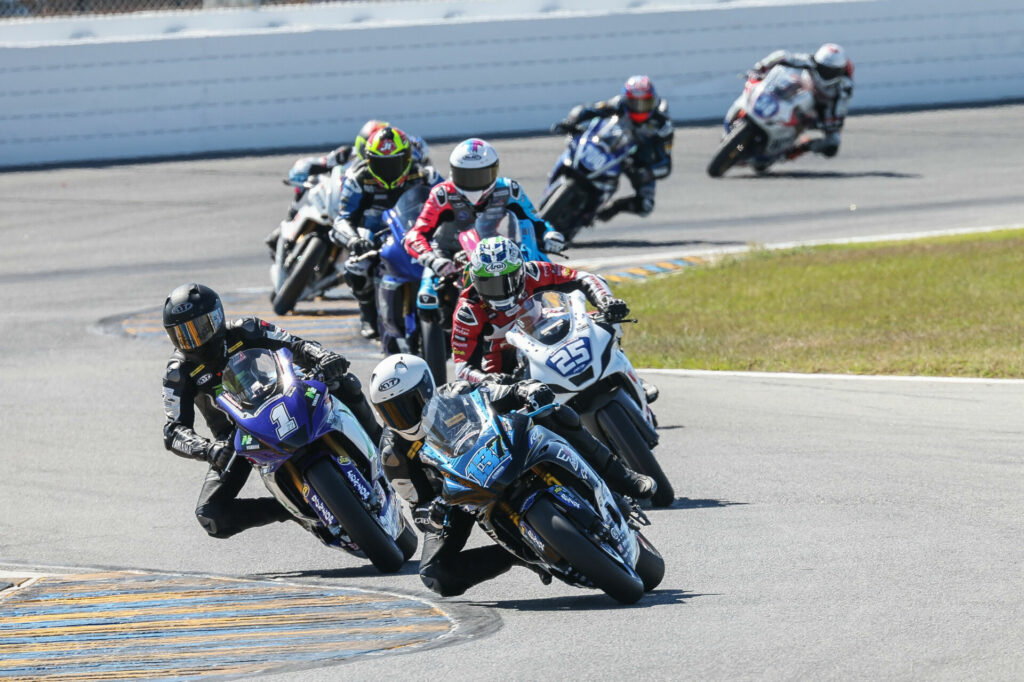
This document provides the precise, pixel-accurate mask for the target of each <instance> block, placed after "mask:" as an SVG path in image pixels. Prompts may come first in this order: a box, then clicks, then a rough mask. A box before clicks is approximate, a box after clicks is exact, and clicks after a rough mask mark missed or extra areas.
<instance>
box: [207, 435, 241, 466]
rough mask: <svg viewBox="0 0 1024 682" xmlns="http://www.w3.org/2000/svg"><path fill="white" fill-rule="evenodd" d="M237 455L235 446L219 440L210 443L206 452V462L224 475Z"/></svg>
mask: <svg viewBox="0 0 1024 682" xmlns="http://www.w3.org/2000/svg"><path fill="white" fill-rule="evenodd" d="M234 454H235V448H234V446H233V445H232V444H231V443H229V442H228V441H226V440H218V441H216V442H213V443H210V447H209V448H208V449H207V451H206V461H207V462H209V463H210V466H211V467H213V468H214V470H216V471H218V472H221V473H223V472H224V470H225V469H226V468H227V466H228V464H229V463H230V462H231V457H232V456H233V455H234Z"/></svg>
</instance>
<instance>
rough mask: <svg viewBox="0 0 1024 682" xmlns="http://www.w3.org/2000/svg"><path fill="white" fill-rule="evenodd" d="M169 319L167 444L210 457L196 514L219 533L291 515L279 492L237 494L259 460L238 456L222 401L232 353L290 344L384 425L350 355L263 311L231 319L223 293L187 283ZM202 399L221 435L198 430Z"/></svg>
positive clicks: (374, 433) (352, 405) (367, 423)
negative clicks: (226, 318) (287, 327)
mask: <svg viewBox="0 0 1024 682" xmlns="http://www.w3.org/2000/svg"><path fill="white" fill-rule="evenodd" d="M163 319H164V329H165V330H166V331H167V335H168V336H170V338H171V343H173V344H174V353H173V354H172V355H171V359H170V360H169V361H168V363H167V369H166V371H165V372H164V382H163V396H164V412H165V413H166V415H167V423H166V424H165V425H164V446H165V447H166V448H167V449H168V450H170V451H171V452H173V453H174V454H176V455H179V456H180V457H185V458H187V459H198V460H201V461H205V462H207V463H208V464H209V465H210V469H209V471H208V472H207V474H206V480H205V482H204V483H203V488H202V490H201V491H200V493H199V501H198V502H197V503H196V518H197V519H198V520H199V523H200V525H202V527H203V528H204V529H206V532H207V533H209V534H210V535H211V536H212V537H215V538H226V537H230V536H232V535H234V534H236V533H239V532H241V531H243V530H245V529H247V528H253V527H255V526H262V525H265V524H268V523H271V522H274V521H285V520H287V519H289V518H291V515H290V514H289V513H288V512H287V511H286V510H285V508H284V507H283V506H281V504H280V503H279V502H278V501H277V500H275V499H274V498H272V497H264V498H258V499H241V500H240V499H236V498H237V496H238V493H239V492H240V491H241V490H242V486H243V485H244V484H245V481H246V479H247V478H248V477H249V471H250V470H251V467H250V465H249V462H248V461H247V460H246V459H245V458H243V457H234V458H232V456H233V454H234V447H233V443H232V441H231V438H232V435H233V433H234V427H233V425H232V423H231V422H230V420H229V419H228V417H227V415H226V414H224V412H223V411H221V409H220V408H219V407H218V406H217V403H216V401H215V399H216V396H217V392H218V387H219V386H220V385H221V373H222V372H223V370H224V368H225V366H226V365H227V361H228V356H230V355H231V354H232V353H235V352H238V351H242V350H246V349H249V348H266V349H268V350H272V351H276V350H279V349H281V348H287V349H288V350H290V351H291V352H292V356H293V359H294V361H295V363H296V364H297V365H299V366H301V367H303V368H305V369H307V370H317V371H320V372H322V373H323V375H324V380H325V383H326V384H327V385H328V387H329V389H330V391H331V394H332V395H333V396H335V397H336V398H338V399H339V400H341V402H343V403H344V404H345V405H347V406H348V407H349V409H351V410H352V412H353V413H354V414H355V415H356V418H357V419H358V420H359V422H360V423H361V424H362V425H363V428H365V429H366V431H367V433H369V434H370V435H371V437H373V438H374V439H375V440H376V439H377V438H379V436H380V432H381V430H380V426H379V425H378V424H377V422H376V421H375V420H374V418H373V413H372V412H371V411H370V406H369V405H368V404H367V402H366V398H365V397H364V396H363V393H362V386H361V385H360V383H359V380H358V379H356V377H355V376H353V375H352V374H349V373H348V366H349V362H348V360H347V359H345V358H344V357H343V356H341V355H339V354H337V353H332V352H331V351H329V350H326V349H324V348H323V347H321V346H320V344H318V343H315V342H313V341H306V340H304V339H300V338H299V337H297V336H293V335H291V334H289V333H288V332H286V331H284V330H283V329H278V328H277V327H275V326H274V325H273V324H270V323H269V322H265V321H264V320H261V319H259V318H256V317H245V318H241V319H238V320H235V321H234V322H230V323H226V324H225V321H224V307H223V305H222V304H221V300H220V296H218V295H217V293H216V292H214V291H213V290H212V289H210V288H209V287H206V286H203V285H202V284H195V283H192V284H183V285H181V286H179V287H177V288H176V289H174V291H172V292H171V293H170V295H169V296H168V297H167V300H166V301H165V302H164V314H163ZM197 407H198V408H199V411H200V413H201V414H202V415H203V417H204V419H205V420H206V424H207V426H208V427H209V429H210V431H211V432H212V434H213V440H211V439H209V438H204V437H203V436H200V435H199V434H198V433H196V431H195V414H196V412H195V408H197Z"/></svg>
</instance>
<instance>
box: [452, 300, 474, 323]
mask: <svg viewBox="0 0 1024 682" xmlns="http://www.w3.org/2000/svg"><path fill="white" fill-rule="evenodd" d="M455 319H456V320H458V321H459V322H464V323H465V324H468V325H469V326H471V327H475V326H476V325H477V324H478V322H477V319H476V313H474V312H473V308H472V307H471V306H468V305H460V306H459V307H458V309H457V310H456V311H455Z"/></svg>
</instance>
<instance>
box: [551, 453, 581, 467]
mask: <svg viewBox="0 0 1024 682" xmlns="http://www.w3.org/2000/svg"><path fill="white" fill-rule="evenodd" d="M555 458H556V459H559V460H561V461H563V462H565V463H566V464H568V465H569V466H571V467H572V470H573V471H578V470H579V468H580V463H579V457H577V456H576V453H574V452H571V451H570V450H568V449H566V448H565V447H559V448H558V453H557V454H556V455H555Z"/></svg>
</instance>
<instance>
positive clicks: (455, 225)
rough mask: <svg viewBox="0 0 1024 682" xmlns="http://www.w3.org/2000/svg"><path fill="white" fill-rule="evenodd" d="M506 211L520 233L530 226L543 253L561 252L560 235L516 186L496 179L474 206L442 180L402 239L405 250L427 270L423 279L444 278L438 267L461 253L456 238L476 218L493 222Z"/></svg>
mask: <svg viewBox="0 0 1024 682" xmlns="http://www.w3.org/2000/svg"><path fill="white" fill-rule="evenodd" d="M506 211H508V212H509V213H511V214H512V215H514V216H515V217H516V219H517V220H519V223H520V225H521V226H523V229H528V227H527V225H523V223H527V224H530V226H532V228H533V231H534V234H535V235H536V236H537V243H538V245H539V246H540V247H541V248H542V249H543V250H545V251H551V250H555V251H557V250H561V246H562V245H563V244H564V238H562V235H561V233H559V232H558V231H557V230H555V228H554V227H553V226H552V225H551V223H549V222H548V221H546V220H544V219H543V218H540V217H539V216H538V215H537V211H536V210H535V209H534V207H533V203H532V202H531V201H530V199H529V197H527V196H526V192H524V191H523V189H522V187H520V186H519V183H518V182H516V181H515V180H511V179H509V178H498V179H497V180H496V181H495V185H494V190H493V191H491V193H490V194H489V195H488V196H487V198H486V199H485V200H484V201H483V202H482V203H481V204H480V205H478V206H474V205H473V204H471V203H470V202H469V201H468V200H467V199H466V198H465V197H464V196H462V194H461V193H460V192H459V191H458V190H457V189H456V188H455V185H454V184H453V183H452V181H451V180H445V181H444V182H442V183H441V184H439V185H437V186H436V187H434V189H433V190H431V192H430V196H428V197H427V201H426V203H424V204H423V210H422V211H421V212H420V217H419V218H418V219H417V220H416V224H415V225H414V226H413V228H412V229H411V230H409V232H408V233H407V234H406V235H405V242H404V243H405V250H406V251H408V252H409V255H411V256H412V257H413V258H415V259H416V260H417V261H419V263H420V265H422V266H423V267H424V268H427V269H429V270H430V272H426V273H424V277H425V278H426V277H429V276H431V275H432V274H445V273H443V272H441V271H440V270H441V269H442V268H441V266H440V263H441V262H442V261H448V262H450V261H451V258H452V257H453V256H454V254H456V253H458V252H459V251H460V250H461V249H462V247H461V246H460V245H459V234H460V233H462V232H465V231H466V230H468V229H470V228H472V227H473V226H474V225H475V224H476V220H477V217H478V216H480V215H483V216H485V217H490V218H493V219H494V221H495V222H497V221H499V220H500V219H501V218H502V217H504V216H505V212H506ZM556 235H557V236H556ZM556 244H557V246H555V245H556ZM553 247H554V248H553Z"/></svg>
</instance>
